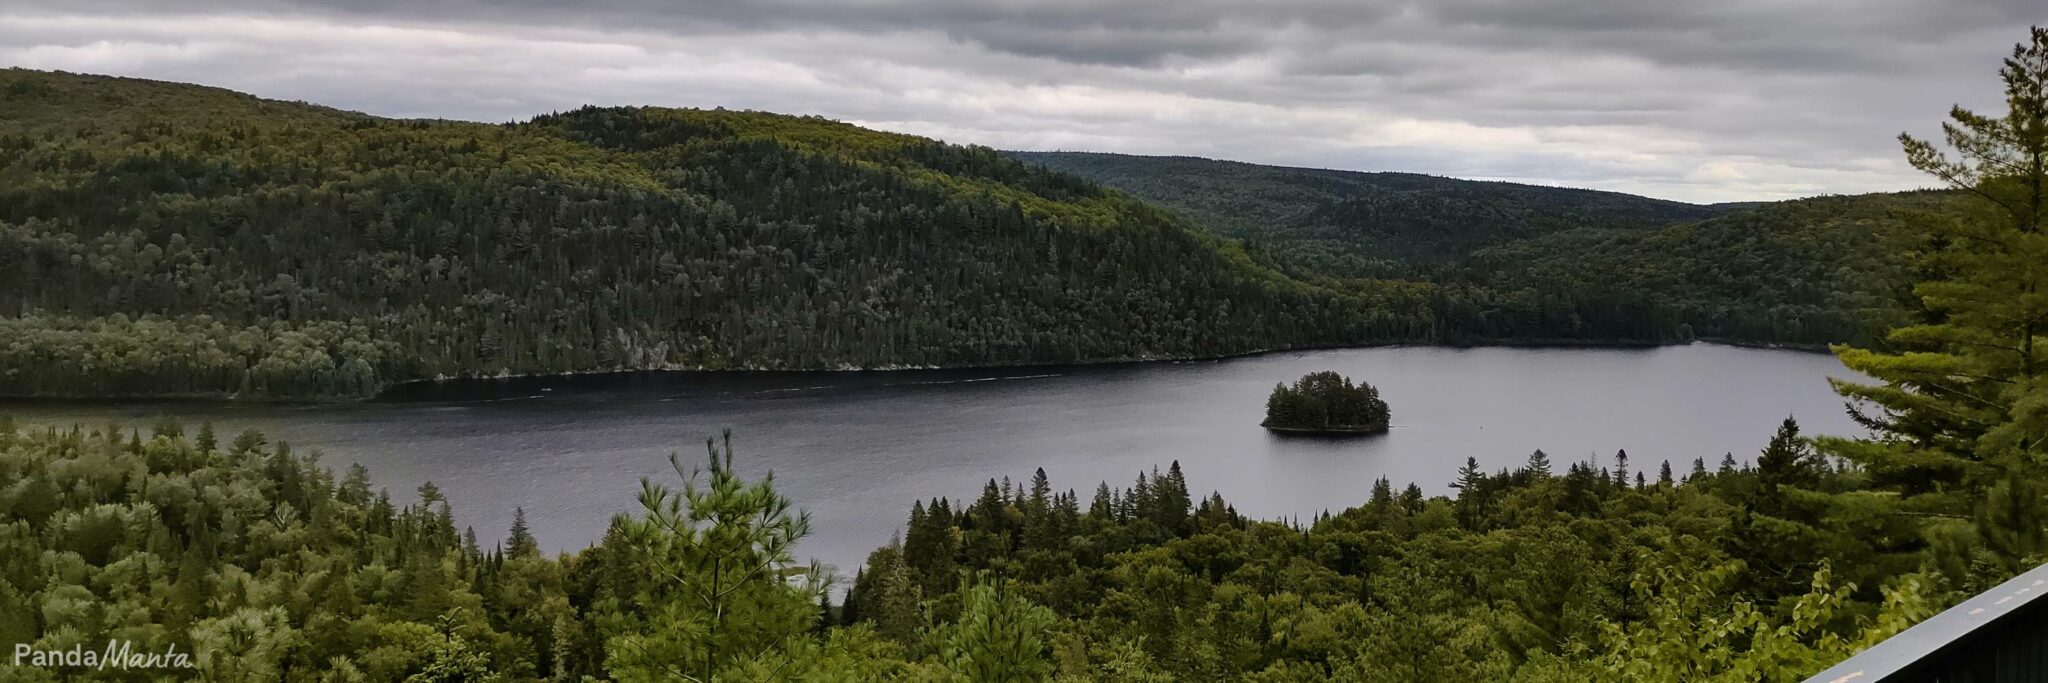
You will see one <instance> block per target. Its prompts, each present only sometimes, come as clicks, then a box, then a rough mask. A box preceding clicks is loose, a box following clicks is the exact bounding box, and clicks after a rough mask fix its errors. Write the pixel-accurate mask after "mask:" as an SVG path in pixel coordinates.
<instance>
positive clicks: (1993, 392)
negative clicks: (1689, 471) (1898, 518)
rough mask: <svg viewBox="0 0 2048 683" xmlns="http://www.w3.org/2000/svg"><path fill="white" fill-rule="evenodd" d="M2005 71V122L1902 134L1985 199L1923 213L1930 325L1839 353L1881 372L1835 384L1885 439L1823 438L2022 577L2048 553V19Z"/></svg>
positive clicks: (1971, 119)
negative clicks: (2047, 526) (1936, 138)
mask: <svg viewBox="0 0 2048 683" xmlns="http://www.w3.org/2000/svg"><path fill="white" fill-rule="evenodd" d="M1999 73H2000V75H2001V77H2002V78H2003V80H2004V82H2005V105H2006V106H2005V111H2004V112H2003V116H1995V115H1985V114H1978V113H1976V112H1972V111H1970V110H1967V109H1964V108H1962V107H1960V106H1958V107H1955V108H1953V109H1952V110H1951V111H1950V113H1949V118H1950V120H1949V121H1947V122H1944V123H1943V124H1942V133H1943V135H1942V138H1943V140H1942V142H1944V143H1946V144H1945V146H1946V147H1947V148H1948V149H1947V150H1944V149H1943V148H1942V147H1943V145H1939V144H1937V143H1934V142H1930V141H1926V140H1922V139H1920V138H1917V137H1914V136H1912V135H1909V134H1901V135H1900V136H1899V140H1900V143H1901V144H1902V145H1903V146H1904V148H1905V153H1906V160H1907V161H1908V162H1909V163H1911V164H1912V165H1913V167H1914V168H1917V169H1919V170H1921V171H1924V172H1926V173H1927V174H1929V175H1931V176H1933V177H1935V178H1937V179H1939V180H1940V181H1942V182H1943V183H1945V184H1947V185H1948V186H1950V187H1952V188H1954V189H1956V190H1958V191H1960V192H1962V193H1964V194H1965V195H1967V196H1968V197H1970V198H1971V200H1972V201H1970V202H1968V203H1967V204H1966V209H1964V210H1963V211H1962V212H1960V213H1951V214H1942V215H1920V216H1917V220H1916V223H1917V224H1918V225H1920V226H1921V227H1922V228H1924V229H1925V230H1926V231H1927V232H1928V233H1929V237H1930V239H1929V245H1930V248H1929V249H1928V253H1927V255H1926V263H1925V264H1924V267H1923V272H1926V273H1928V274H1929V275H1928V277H1927V278H1926V279H1925V280H1923V281H1922V282H1920V283H1919V284H1918V285H1917V286H1916V287H1915V288H1914V294H1915V295H1916V296H1917V297H1918V298H1919V301H1920V303H1921V305H1922V306H1923V307H1924V309H1925V317H1924V319H1923V320H1922V321H1921V322H1919V323H1917V324H1913V325H1907V326H1904V327H1900V328H1897V329H1894V330H1892V331H1891V333H1890V334H1889V335H1888V336H1887V337H1886V341H1887V346H1886V348H1883V349H1867V348H1857V347H1851V346H1838V347H1836V348H1835V353H1836V355H1837V356H1839V357H1840V358H1841V359H1842V362H1843V363H1844V364H1845V365H1847V366H1849V367H1850V368H1851V369H1854V370H1856V371H1858V372H1861V373H1863V374H1865V375H1868V376H1871V377H1874V378H1876V379H1877V380H1878V383H1875V384H1862V383H1857V382H1850V381H1840V380H1838V381H1836V382H1835V386H1836V390H1837V391H1838V392H1840V393H1842V394H1843V395H1844V396H1847V397H1849V398H1850V399H1852V400H1853V401H1856V402H1858V404H1859V406H1860V409H1859V414H1860V415H1861V417H1862V419H1863V421H1864V422H1865V423H1866V424H1867V425H1868V426H1870V427H1871V428H1873V429H1875V430H1876V431H1877V432H1879V434H1880V436H1881V437H1882V438H1878V439H1870V440H1849V439H1828V440H1824V441H1822V446H1823V448H1824V449H1825V450H1826V452H1827V453H1829V454H1831V455H1835V456H1839V457H1841V458H1844V459H1846V460H1847V461H1849V462H1851V463H1854V464H1855V465H1856V466H1858V467H1859V468H1861V470H1862V471H1863V472H1865V473H1867V475H1868V476H1869V477H1870V481H1871V483H1872V484H1874V485H1876V486H1878V487H1881V488H1885V489H1889V490H1892V491H1896V492H1897V493H1898V495H1899V500H1898V501H1897V505H1898V507H1899V508H1901V511H1903V512H1910V513H1913V514H1914V515H1917V516H1921V517H1924V518H1927V519H1932V520H1945V521H1937V522H1935V523H1934V524H1935V525H1936V526H1937V527H1956V526H1958V525H1960V526H1961V527H1962V528H1960V529H1959V531H1960V532H1961V533H1952V532H1950V531H1940V530H1937V529H1934V528H1930V533H1931V534H1933V535H1935V536H1940V537H1944V538H1949V539H1957V538H1961V539H1964V542H1963V543H1962V544H1961V545H1960V546H1956V547H1954V548H1952V549H1953V550H1955V551H1956V552H1962V553H1967V554H1982V555H1984V556H1985V557H1987V558H1991V559H1994V560H1995V561H1996V562H1997V563H1998V564H2000V565H2002V567H2003V569H2005V570H2006V571H2008V572H2009V571H2011V570H2015V569H2017V568H2019V566H2020V565H2019V561H2020V560H2021V558H2025V557H2029V556H2039V555H2040V554H2041V553H2043V552H2044V551H2048V537H2044V533H2043V526H2044V519H2043V515H2044V512H2048V504H2044V500H2043V497H2042V496H2043V493H2042V492H2043V489H2044V487H2043V486H2042V484H2041V479H2042V466H2043V463H2042V459H2043V457H2044V453H2048V443H2044V442H2048V378H2044V373H2048V358H2044V357H2043V356H2044V353H2048V349H2043V348H2042V345H2043V341H2042V337H2043V336H2044V334H2048V235H2044V234H2043V232H2042V228H2043V223H2044V215H2048V29H2043V28H2040V27H2035V28H2033V29H2032V31H2031V35H2030V40H2029V42H2026V43H2021V44H2020V45H2018V46H2016V47H2015V48H2014V49H2013V53H2012V56H2011V57H2010V58H2009V59H2007V60H2005V64H2004V67H2003V68H2002V69H2001V70H2000V72H1999ZM1950 152H1953V153H1954V155H1955V156H1953V157H1951V156H1950Z"/></svg>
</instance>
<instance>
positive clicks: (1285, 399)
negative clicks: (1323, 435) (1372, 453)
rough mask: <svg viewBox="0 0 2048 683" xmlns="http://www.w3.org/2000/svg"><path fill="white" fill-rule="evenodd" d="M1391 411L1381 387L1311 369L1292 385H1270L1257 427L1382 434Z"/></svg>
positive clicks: (1300, 430)
mask: <svg viewBox="0 0 2048 683" xmlns="http://www.w3.org/2000/svg"><path fill="white" fill-rule="evenodd" d="M1389 419H1391V413H1390V412H1389V411H1388V409H1387V401H1386V399H1382V398H1380V390H1379V388H1378V387H1374V386H1373V385H1371V384H1368V383H1365V382H1359V383H1357V384H1353V383H1352V382H1351V378H1349V377H1345V376H1343V375H1340V374H1337V373H1335V372H1331V371H1327V370H1326V371H1322V372H1311V373H1309V374H1307V375H1303V376H1302V377H1301V379H1298V380H1295V381H1294V385H1293V386H1288V385H1286V384H1284V383H1283V384H1276V385H1273V393H1271V394H1269V395H1267V396H1266V418H1265V419H1264V420H1262V421H1260V422H1259V426H1261V427H1265V428H1267V429H1272V430H1276V431H1298V432H1352V433H1369V434H1384V433H1386V431H1387V421H1388V420H1389Z"/></svg>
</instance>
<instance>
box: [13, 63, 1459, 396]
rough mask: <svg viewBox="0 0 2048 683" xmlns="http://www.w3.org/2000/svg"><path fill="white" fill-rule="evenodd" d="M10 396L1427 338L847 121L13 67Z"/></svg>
mask: <svg viewBox="0 0 2048 683" xmlns="http://www.w3.org/2000/svg"><path fill="white" fill-rule="evenodd" d="M0 92H4V93H6V96H5V97H4V98H0V150H4V153H0V339H4V340H5V341H0V395H116V394H193V395H220V394H234V395H244V396H252V395H268V396H359V395H366V394H369V393H372V392H375V391H376V390H378V389H379V388H380V387H383V386H386V385H388V384H389V383H391V382H394V381H403V380H410V379H417V378H428V377H437V376H476V375H496V374H502V373H550V372H568V371H601V370H622V369H639V368H675V367H689V368H714V369H716V368H836V367H884V366H905V365H979V364H1023V363H1070V362H1087V361H1100V360H1110V359H1127V358H1146V357H1177V356H1211V355H1220V354H1230V353H1238V352H1245V351H1252V350H1257V349H1263V348H1269V347H1276V346H1286V345H1294V344H1300V345H1328V344H1344V343H1358V342H1364V341H1372V340H1390V339H1399V338H1413V337H1414V336H1415V332H1414V331H1413V330H1415V329H1419V328H1422V327H1424V326H1425V323H1423V322H1421V320H1422V319H1423V317H1424V316H1422V315H1421V314H1419V313H1408V314H1406V315H1408V316H1409V317H1410V318H1411V320H1410V321H1409V322H1408V323H1406V324H1396V323H1395V322H1394V320H1393V316H1395V315H1399V314H1397V313H1394V312H1393V310H1392V309H1391V308H1389V307H1386V306H1380V305H1375V304H1371V303H1368V302H1367V301H1365V300H1364V299H1361V298H1359V297H1356V296H1352V295H1346V294H1339V293H1336V292H1333V291H1331V290H1329V289H1327V288H1324V287H1320V286H1315V285H1309V284H1304V283H1302V282H1299V281H1296V280H1293V279H1291V278H1289V277H1287V276H1285V275H1282V274H1280V273H1278V272H1276V271H1274V270H1271V269H1269V268H1265V267H1262V266H1259V265H1257V264H1255V263H1254V262H1253V260H1252V259H1251V258H1250V257H1249V256H1247V255H1246V254H1245V253H1244V252H1243V251H1242V250H1241V249H1239V248H1237V247H1235V246H1233V245H1232V244H1230V243H1227V242H1224V241H1222V240H1218V239H1216V238H1214V237H1211V236H1208V235H1207V234H1206V233H1203V232H1202V231H1199V230H1196V229H1191V228H1190V226H1189V225H1188V224H1186V223H1184V222H1182V221H1181V220H1180V219H1177V218H1174V217H1172V216H1170V215H1169V214H1167V213H1166V212H1163V211H1160V210H1157V209H1155V208H1152V207H1151V206H1149V205H1146V204H1144V203H1141V202H1139V201H1136V200H1133V199H1130V198H1129V197H1127V196H1125V195H1122V194H1119V193H1116V192H1112V191H1106V190H1104V189H1102V188H1101V187H1099V186H1097V185H1095V184H1093V183H1090V182H1086V181H1082V180H1079V179H1076V178H1074V177H1071V176H1066V175H1061V174H1056V173H1052V172H1048V171H1045V170H1042V169H1038V168H1036V167H1031V166H1026V165H1023V164H1019V163H1016V162H1014V161H1011V160H1009V159H1006V158H1003V157H1002V156H1000V155H998V154H996V153H995V152H993V151H991V150H987V149H980V148H970V147H961V146H955V145H946V144H941V143H938V142H934V141H931V140H927V139H923V138H916V137H910V136H903V135H893V134H885V133H878V132H874V131H869V130H863V129H860V128H857V127H854V126H850V125H845V124H840V123H835V122H831V121H825V120H821V119H815V118H799V117H790V116H780V115H774V114H763V113H752V112H744V113H743V112H729V111H686V110H669V109H652V108H644V109H632V108H620V109H588V108H587V109H582V110H577V111H573V112H568V113H560V114H552V115H546V116H541V117H538V118H535V119H533V120H531V121H528V122H523V123H517V124H510V125H487V124H477V123H463V122H451V121H423V120H394V119H385V118H378V117H374V116H367V115H363V114H357V113H351V112H343V111H337V110H333V109H328V108H323V107H317V106H312V105H305V104H296V103H284V102H273V101H266V100H261V99H257V98H253V97H249V96H247V95H242V94H238V93H233V92H228V91H224V90H219V89H214V88H205V87H198V86H189V85H179V84H170V83H160V82H151V81H142V80H134V79H120V78H106V77H96V76H81V75H73V74H62V73H48V72H38V71H29V70H19V69H15V70H7V71H0Z"/></svg>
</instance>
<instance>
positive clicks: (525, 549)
mask: <svg viewBox="0 0 2048 683" xmlns="http://www.w3.org/2000/svg"><path fill="white" fill-rule="evenodd" d="M505 553H506V555H507V556H510V557H532V556H536V555H539V554H540V545H539V544H538V543H535V542H534V539H533V532H532V531H529V530H527V528H526V508H523V507H515V508H512V532H511V534H510V537H509V538H507V539H506V541H505Z"/></svg>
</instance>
